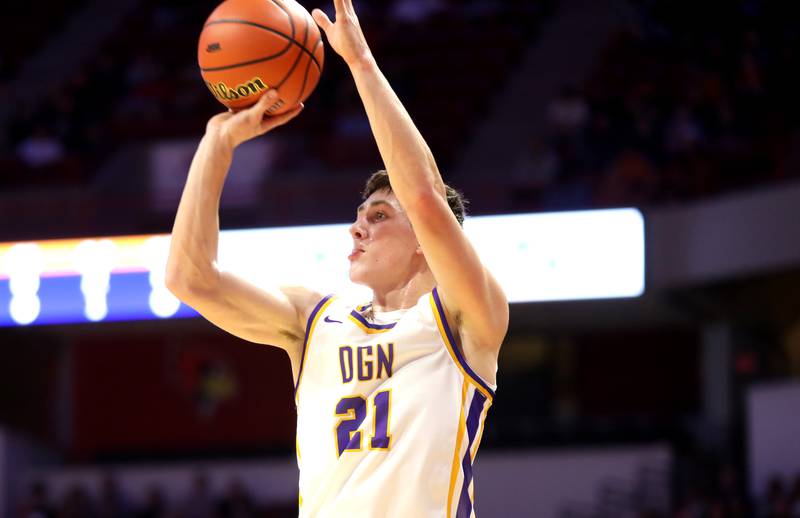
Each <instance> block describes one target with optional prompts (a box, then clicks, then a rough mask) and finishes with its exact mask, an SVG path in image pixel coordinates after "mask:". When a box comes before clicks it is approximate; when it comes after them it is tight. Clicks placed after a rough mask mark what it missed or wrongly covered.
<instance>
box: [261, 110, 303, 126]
mask: <svg viewBox="0 0 800 518" xmlns="http://www.w3.org/2000/svg"><path fill="white" fill-rule="evenodd" d="M303 108H305V105H304V104H303V103H300V105H299V106H297V107H296V108H295V109H293V110H292V111H288V112H286V113H282V114H280V115H275V116H272V117H265V118H264V120H263V121H261V132H262V133H266V132H267V131H270V130H272V129H275V128H277V127H278V126H283V125H284V124H286V123H287V122H289V121H290V120H292V119H294V118H295V117H297V116H298V115H300V112H301V111H303Z"/></svg>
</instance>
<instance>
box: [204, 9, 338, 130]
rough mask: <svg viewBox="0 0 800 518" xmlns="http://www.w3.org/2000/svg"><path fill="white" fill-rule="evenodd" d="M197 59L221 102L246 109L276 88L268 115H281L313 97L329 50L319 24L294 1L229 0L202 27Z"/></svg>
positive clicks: (231, 106)
mask: <svg viewBox="0 0 800 518" xmlns="http://www.w3.org/2000/svg"><path fill="white" fill-rule="evenodd" d="M197 60H198V62H199V64H200V73H201V74H202V76H203V79H204V80H205V82H206V86H208V89H209V90H211V93H212V94H214V97H216V98H217V100H219V102H221V103H222V104H224V105H225V106H227V107H228V108H233V109H235V110H236V109H241V108H246V107H248V106H251V105H252V104H255V102H256V101H257V100H258V98H259V97H261V95H262V94H263V93H264V92H265V91H267V90H269V89H271V88H275V89H277V90H278V94H279V98H278V100H277V101H276V102H275V104H273V105H272V106H271V107H270V108H269V113H271V114H273V115H277V114H280V113H284V112H287V111H289V110H291V109H292V108H294V107H296V106H297V105H298V104H300V103H301V102H303V101H305V100H306V99H307V98H308V96H309V95H311V92H312V91H313V90H314V88H315V87H316V86H317V83H318V82H319V76H320V74H321V73H322V65H323V62H324V60H325V50H324V48H323V45H322V37H321V36H320V32H319V28H318V27H317V24H316V23H314V19H313V18H311V15H310V14H309V12H308V11H307V10H306V9H305V8H304V7H303V6H302V5H300V4H298V3H297V2H296V1H295V0H225V1H224V2H222V3H221V4H220V5H219V6H218V7H217V8H216V9H215V10H214V12H213V13H211V16H209V17H208V20H206V24H205V25H204V26H203V32H202V33H201V34H200V42H199V45H198V48H197Z"/></svg>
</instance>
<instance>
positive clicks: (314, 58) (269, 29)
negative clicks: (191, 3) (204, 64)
mask: <svg viewBox="0 0 800 518" xmlns="http://www.w3.org/2000/svg"><path fill="white" fill-rule="evenodd" d="M223 23H233V24H237V23H238V24H242V25H250V26H251V27H257V28H259V29H263V30H265V31H267V32H271V33H273V34H275V35H277V36H280V37H281V38H284V39H286V40H287V41H290V42H292V43H294V44H295V45H297V46H298V47H300V50H301V51H303V52H305V53H306V54H308V55H309V56H310V57H311V59H312V60H313V61H314V63H316V64H317V68H319V69H320V70H322V67H321V66H320V64H319V62H318V61H317V58H316V56H314V55H313V54H312V53H311V52H309V50H308V49H306V48H305V47H303V46H302V45H301V44H300V43H299V42H298V41H297V40H296V39H294V37H291V36H288V35H286V34H284V33H282V32H280V31H278V30H275V29H273V28H271V27H267V26H266V25H261V24H258V23H255V22H251V21H248V20H239V19H235V18H225V19H222V20H214V21H213V22H208V23H207V24H206V26H208V25H218V24H223ZM264 61H266V60H264ZM237 66H241V65H229V66H226V67H223V68H216V67H215V68H213V69H205V68H203V69H201V70H202V71H203V72H213V71H216V70H225V69H226V68H235V67H237Z"/></svg>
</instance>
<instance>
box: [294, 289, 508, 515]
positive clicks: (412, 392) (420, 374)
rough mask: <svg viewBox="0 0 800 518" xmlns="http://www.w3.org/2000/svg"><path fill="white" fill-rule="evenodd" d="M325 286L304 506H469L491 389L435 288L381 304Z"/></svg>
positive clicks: (412, 509) (370, 509)
mask: <svg viewBox="0 0 800 518" xmlns="http://www.w3.org/2000/svg"><path fill="white" fill-rule="evenodd" d="M367 307H368V306H355V305H353V304H348V303H346V302H344V301H342V300H340V299H338V298H337V297H334V296H328V297H325V298H324V299H323V300H322V301H320V303H319V304H318V305H317V306H316V308H315V309H314V311H313V312H312V313H311V315H310V316H309V319H308V325H307V328H306V337H305V342H304V346H303V356H302V360H301V364H300V369H299V374H298V379H297V385H296V387H295V402H296V404H297V463H298V466H299V467H300V517H301V518H312V517H313V518H328V517H334V518H409V517H414V518H426V517H436V518H441V517H447V518H450V517H456V518H471V517H474V516H475V512H474V509H473V480H472V463H473V460H474V458H475V454H476V452H477V451H478V445H479V444H480V440H481V435H482V432H483V424H484V420H485V418H486V413H487V411H488V410H489V407H490V405H491V403H492V398H493V397H494V390H493V389H494V387H491V386H490V385H488V384H487V383H486V382H485V381H483V380H482V379H481V378H480V377H479V376H477V375H476V374H475V372H474V371H473V370H472V369H471V368H470V367H469V365H467V363H466V361H465V360H464V357H463V355H462V354H461V352H460V351H459V349H458V348H457V347H456V345H455V341H454V340H453V334H452V332H451V329H450V327H449V326H448V323H447V321H446V319H445V317H444V311H443V308H442V304H441V300H440V298H439V295H438V293H437V291H436V289H434V290H433V292H431V293H428V294H426V295H424V296H422V297H421V298H420V299H419V301H418V302H417V304H416V306H414V307H412V308H408V309H404V310H399V311H391V312H385V313H378V312H376V313H375V318H374V322H370V321H367V320H366V319H365V318H364V317H363V316H362V314H361V312H362V311H363V310H364V309H366V308H367Z"/></svg>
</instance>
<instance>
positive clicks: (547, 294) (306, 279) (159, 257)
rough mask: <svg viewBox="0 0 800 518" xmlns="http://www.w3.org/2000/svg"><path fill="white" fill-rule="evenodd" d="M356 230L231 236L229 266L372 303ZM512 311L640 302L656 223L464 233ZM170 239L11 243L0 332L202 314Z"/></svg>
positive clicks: (503, 224) (604, 217)
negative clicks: (183, 297) (182, 288)
mask: <svg viewBox="0 0 800 518" xmlns="http://www.w3.org/2000/svg"><path fill="white" fill-rule="evenodd" d="M348 228H349V226H348V225H321V226H306V227H284V228H266V229H256V230H230V231H224V232H222V234H221V236H220V242H219V264H220V267H221V268H224V269H226V270H229V271H232V272H236V273H237V274H238V275H240V276H242V277H244V278H246V279H248V280H249V281H251V282H253V283H255V284H256V285H259V286H263V287H265V288H268V287H270V286H277V285H305V286H309V287H311V288H314V289H316V290H318V291H320V292H322V293H333V292H335V293H339V294H341V295H344V296H345V297H352V298H354V299H355V300H359V301H368V300H369V299H370V296H371V294H370V292H369V290H368V289H367V288H365V287H363V286H355V285H353V284H351V283H350V282H349V280H348V273H347V272H348V266H349V263H348V261H347V256H348V254H349V253H350V250H351V249H352V240H351V238H350V235H349V233H348ZM464 228H465V231H466V233H467V235H468V236H469V238H470V240H471V241H472V243H473V244H474V246H475V247H476V249H477V250H478V253H479V254H480V256H481V258H482V260H483V262H484V264H485V265H486V266H487V267H488V268H489V270H490V271H492V273H493V274H494V275H495V276H496V277H497V278H498V280H499V281H500V284H501V285H502V286H503V289H504V290H505V292H506V294H507V295H508V298H509V301H510V302H533V301H553V300H578V299H603V298H623V297H637V296H639V295H641V294H642V293H643V291H644V221H643V218H642V215H641V213H640V212H639V211H637V210H635V209H615V210H602V211H580V212H562V213H550V214H518V215H510V216H482V217H474V218H469V219H467V221H466V223H465V225H464ZM168 250H169V236H167V235H149V236H128V237H111V238H93V239H67V240H54V241H39V242H25V243H2V244H0V326H14V325H36V324H62V323H77V322H101V321H120V320H145V319H163V318H185V317H191V316H196V313H195V312H194V311H193V310H192V309H191V308H189V307H187V306H185V305H183V304H181V303H180V302H179V301H178V300H177V299H176V298H175V297H174V296H173V295H172V294H171V293H170V292H169V291H168V290H167V289H166V287H165V286H164V272H165V265H166V260H167V253H168Z"/></svg>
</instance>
